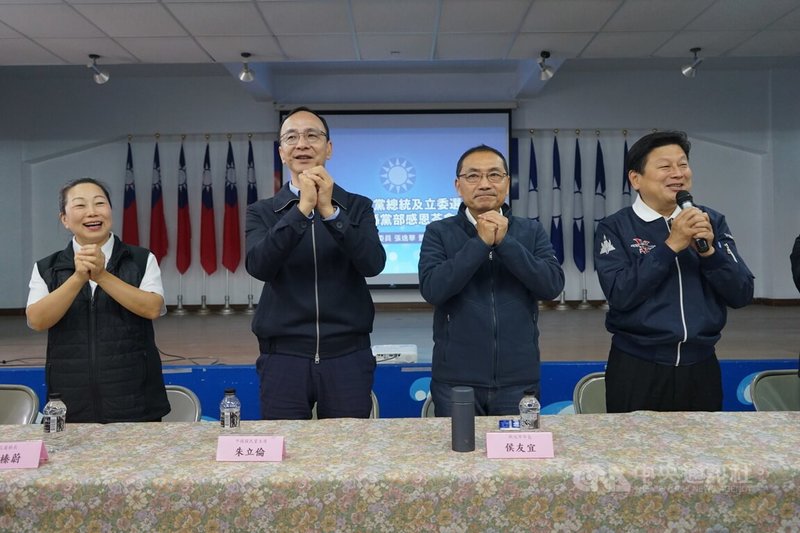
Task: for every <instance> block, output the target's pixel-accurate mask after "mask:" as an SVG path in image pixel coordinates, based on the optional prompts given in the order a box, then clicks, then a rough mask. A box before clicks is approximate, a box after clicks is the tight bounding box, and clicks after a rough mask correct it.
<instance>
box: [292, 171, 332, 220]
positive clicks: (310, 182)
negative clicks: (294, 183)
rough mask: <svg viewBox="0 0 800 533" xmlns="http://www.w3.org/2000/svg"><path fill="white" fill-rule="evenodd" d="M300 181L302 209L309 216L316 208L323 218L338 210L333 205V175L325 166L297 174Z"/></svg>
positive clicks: (300, 207)
mask: <svg viewBox="0 0 800 533" xmlns="http://www.w3.org/2000/svg"><path fill="white" fill-rule="evenodd" d="M297 179H298V181H299V182H300V183H299V185H300V187H299V188H300V203H299V204H298V206H297V207H298V208H299V209H300V211H301V212H302V213H303V214H304V215H306V216H309V215H310V214H311V211H313V210H314V209H316V210H317V211H319V214H320V216H321V217H322V218H329V217H331V216H333V214H334V213H335V212H336V208H334V207H333V203H332V200H331V198H332V194H333V177H332V176H331V175H330V174H328V171H327V170H325V167H323V166H321V165H318V166H315V167H312V168H309V169H308V170H304V171H303V172H301V173H300V174H298V175H297Z"/></svg>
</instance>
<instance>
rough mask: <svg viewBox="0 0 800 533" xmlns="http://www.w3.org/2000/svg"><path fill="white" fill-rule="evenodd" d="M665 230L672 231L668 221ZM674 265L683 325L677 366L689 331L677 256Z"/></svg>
mask: <svg viewBox="0 0 800 533" xmlns="http://www.w3.org/2000/svg"><path fill="white" fill-rule="evenodd" d="M667 231H669V232H670V233H671V232H672V228H671V227H670V225H669V222H667ZM675 266H677V267H678V301H679V302H680V304H681V326H683V340H682V341H680V342H678V348H677V352H676V354H675V366H679V365H680V364H681V346H682V345H683V343H685V342H686V339H687V338H688V337H689V331H688V329H687V328H686V313H685V311H684V308H683V276H681V262H680V261H678V257H677V256H676V257H675Z"/></svg>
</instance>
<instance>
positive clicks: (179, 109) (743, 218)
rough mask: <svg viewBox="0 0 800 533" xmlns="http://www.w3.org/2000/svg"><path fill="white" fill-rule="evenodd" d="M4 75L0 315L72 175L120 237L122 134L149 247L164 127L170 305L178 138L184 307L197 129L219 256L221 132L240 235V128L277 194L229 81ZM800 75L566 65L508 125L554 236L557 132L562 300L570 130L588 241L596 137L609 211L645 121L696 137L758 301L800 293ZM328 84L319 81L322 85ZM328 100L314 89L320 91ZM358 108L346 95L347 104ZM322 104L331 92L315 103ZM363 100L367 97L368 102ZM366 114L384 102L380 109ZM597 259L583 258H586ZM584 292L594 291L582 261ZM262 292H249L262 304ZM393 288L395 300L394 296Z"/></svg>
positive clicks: (574, 287)
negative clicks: (104, 204)
mask: <svg viewBox="0 0 800 533" xmlns="http://www.w3.org/2000/svg"><path fill="white" fill-rule="evenodd" d="M45 81H46V82H47V83H43V80H41V79H36V80H35V79H21V80H7V79H6V80H3V83H2V85H0V116H3V121H2V122H1V123H0V183H2V184H3V185H4V187H3V192H4V194H3V195H2V196H0V223H3V227H4V228H5V231H4V232H3V235H2V237H0V247H2V249H3V253H2V270H3V273H4V275H3V276H0V308H21V307H24V305H25V299H26V297H27V281H28V278H29V274H30V268H31V265H32V263H33V261H35V260H36V259H39V258H40V257H42V256H44V255H46V254H48V253H50V252H52V251H55V250H56V249H59V248H61V247H63V246H64V245H65V244H66V241H67V238H68V236H67V233H66V231H64V230H63V228H61V226H60V224H59V223H58V220H57V202H56V191H57V190H58V188H59V187H60V186H61V185H62V184H63V183H64V182H65V181H67V180H68V179H71V178H75V177H80V176H85V175H91V176H93V177H97V178H100V179H103V180H104V181H106V182H107V183H108V184H109V185H110V186H111V188H112V190H113V196H112V201H113V204H114V208H115V209H114V213H115V218H116V222H117V229H118V230H119V229H120V223H121V217H122V187H123V183H124V164H125V148H126V136H127V135H128V134H133V135H134V139H133V141H132V145H133V150H134V158H135V160H134V168H135V174H136V184H137V200H138V204H139V222H140V227H139V231H140V236H141V238H142V242H143V244H147V241H148V239H147V236H148V223H149V194H150V183H151V167H152V151H153V134H154V133H155V132H160V133H161V134H162V138H161V142H160V155H161V165H162V180H163V185H164V200H165V211H166V218H167V221H168V225H169V227H170V231H169V240H170V253H169V255H168V256H167V257H166V259H165V260H164V265H163V271H164V284H165V289H166V291H167V302H168V303H169V304H174V303H175V301H176V294H177V292H178V275H177V272H176V269H175V266H174V264H175V238H176V237H175V223H174V220H175V210H176V207H175V203H176V200H175V199H176V194H177V192H176V175H177V157H178V147H179V142H180V138H179V134H188V137H187V139H186V142H185V147H186V157H187V166H188V177H189V182H190V188H189V195H190V212H191V217H192V230H193V237H192V238H193V245H192V246H193V262H192V266H191V269H190V271H189V272H188V273H187V275H186V276H184V279H183V292H184V303H186V304H197V303H199V300H200V295H201V294H202V292H203V286H202V282H203V276H202V273H201V269H200V265H199V257H198V252H197V248H198V246H199V195H200V184H199V180H200V172H201V170H202V168H201V166H202V151H203V149H204V147H205V139H204V134H206V133H209V134H211V139H210V142H211V149H212V153H211V157H212V171H213V176H214V192H215V198H214V201H215V206H216V209H217V226H218V227H217V247H218V252H219V254H220V255H221V248H222V241H221V237H222V236H221V232H222V208H223V205H224V202H223V192H224V190H223V184H224V167H225V160H224V158H225V150H226V147H227V144H226V141H227V139H226V134H227V133H232V134H233V137H232V141H233V144H234V150H235V155H236V164H237V174H238V183H239V194H240V200H239V201H240V214H241V217H242V219H241V221H242V227H243V220H244V204H245V192H246V189H245V185H246V181H245V175H246V140H247V137H246V133H248V132H251V133H254V134H255V135H254V137H253V143H254V151H255V156H256V173H257V177H258V187H259V193H260V195H261V196H262V197H264V196H268V195H270V194H271V189H272V140H273V139H274V133H275V130H276V129H277V112H276V111H275V110H274V107H273V105H272V103H264V102H257V101H255V100H253V98H252V97H251V96H250V95H248V94H247V93H246V92H245V91H244V90H242V88H241V86H240V85H239V83H238V82H236V80H235V79H233V78H231V77H227V76H205V77H191V78H121V79H120V78H115V79H114V80H112V82H110V83H108V84H106V85H104V86H102V87H98V86H95V85H93V84H91V82H90V81H87V80H86V79H83V78H80V79H70V78H65V79H60V78H58V77H54V78H53V79H48V80H45ZM798 82H800V73H798V72H795V71H774V72H770V73H769V75H764V73H761V74H758V73H754V72H752V71H747V72H735V71H731V72H724V71H713V70H704V71H701V72H700V73H698V76H697V77H696V78H694V79H693V80H688V79H686V78H683V77H682V76H680V75H679V74H678V73H675V72H672V71H652V72H649V71H648V72H637V73H621V72H612V73H605V72H600V71H570V70H569V69H568V68H562V69H561V70H560V71H559V73H558V75H557V76H556V77H555V78H553V80H551V82H550V83H549V84H548V85H547V87H546V88H545V89H544V91H542V93H540V95H539V96H538V97H537V98H535V99H532V100H526V101H521V102H519V107H518V109H517V110H516V111H514V113H513V129H514V132H515V134H516V135H517V136H519V137H521V140H520V176H521V183H520V193H521V201H520V202H518V203H515V204H514V210H515V213H516V214H519V215H525V214H526V212H525V206H526V205H527V204H526V196H527V172H528V168H527V167H528V157H527V156H528V143H527V139H528V138H530V135H531V134H530V133H529V130H530V129H534V130H535V132H534V133H533V137H534V142H535V145H536V150H537V154H536V155H537V158H538V162H539V190H540V201H541V205H542V208H541V210H540V215H541V216H542V220H543V222H545V224H546V226H548V227H549V216H550V213H551V209H550V191H549V187H550V180H551V150H552V138H553V133H552V130H553V129H555V128H558V129H559V130H560V131H559V134H558V137H559V148H560V152H561V168H562V214H563V220H564V229H565V231H564V233H565V237H566V243H565V252H566V257H567V259H566V260H565V265H564V268H565V271H566V272H567V275H568V283H567V288H566V291H567V298H568V299H572V300H574V299H579V298H580V296H581V292H580V290H581V287H582V281H581V279H580V277H579V276H578V275H577V271H576V269H575V267H574V265H573V263H572V258H571V227H572V194H571V193H572V175H573V174H572V173H573V157H574V140H575V132H574V130H575V129H581V136H580V137H581V153H582V154H581V155H582V160H583V161H582V162H583V165H582V169H583V197H584V217H585V221H586V227H587V234H589V235H587V245H588V244H589V239H590V234H591V231H589V230H590V229H591V226H592V224H591V221H592V218H593V203H594V200H593V188H594V161H595V140H596V139H597V136H596V135H595V130H597V129H599V130H600V136H599V138H600V142H601V145H602V147H603V150H604V156H605V163H606V179H607V197H608V200H607V204H606V212H607V213H612V212H613V211H615V210H616V209H618V208H619V205H620V203H619V202H620V199H619V196H618V191H619V190H620V188H621V181H622V142H623V136H622V130H623V129H627V130H628V132H629V133H628V137H627V138H628V141H629V144H632V143H633V142H634V141H635V140H636V139H637V138H638V137H639V136H641V135H642V134H644V133H647V132H649V131H651V129H652V128H658V129H667V128H677V129H683V130H685V131H687V132H688V133H689V135H690V137H691V138H692V141H693V150H692V154H691V163H692V166H693V170H694V173H695V188H694V192H695V197H696V199H697V201H698V203H701V204H705V205H708V206H710V207H713V208H715V209H717V210H719V211H722V212H723V213H725V214H726V215H727V218H728V222H729V224H730V226H731V227H732V229H733V231H734V235H735V237H736V238H737V242H738V244H739V247H740V251H741V253H742V255H743V256H744V258H745V259H746V260H747V262H748V265H749V266H750V267H751V270H753V272H754V273H755V275H756V296H758V297H765V298H795V297H797V294H796V291H795V290H794V287H793V284H792V282H791V279H790V277H789V273H788V272H789V271H788V269H789V267H788V259H787V256H788V253H789V249H790V247H791V243H792V240H793V238H794V236H796V234H797V232H798V228H800V216H799V215H798V210H797V208H796V202H797V200H796V199H797V198H798V197H800V184H799V183H800V182H799V180H798V179H797V176H796V169H798V168H800V104H798V103H797V100H796V97H795V93H794V88H795V87H797V86H798ZM317 86H318V87H320V89H319V90H320V91H324V90H325V87H326V84H325V83H324V81H323V80H320V83H318V84H317ZM352 90H354V89H353V87H351V88H350V91H352ZM318 94H319V95H321V94H323V93H322V92H320V93H318ZM342 98H343V100H345V99H346V100H347V101H352V100H353V96H352V94H349V95H347V96H346V97H345V96H343V97H342ZM323 100H324V101H328V102H332V101H335V99H333V100H332V99H331V97H330V95H328V96H326V97H325V98H323V97H322V96H318V97H316V98H312V95H309V101H323ZM374 100H375V95H374V94H365V95H364V98H363V101H374ZM374 107H385V106H382V105H381V104H374ZM589 257H591V253H589ZM586 279H587V288H588V290H589V298H590V299H599V298H602V295H601V293H600V291H599V287H598V285H597V281H596V278H595V275H594V273H593V270H592V266H591V259H590V258H589V260H588V265H587V276H586ZM249 286H250V282H249V277H248V276H247V275H246V273H245V272H244V268H243V266H240V268H239V270H238V271H237V272H236V273H235V274H234V275H231V277H230V294H231V297H232V303H245V302H246V298H247V294H248V292H249ZM259 287H260V285H259V284H258V283H256V284H255V286H254V289H255V290H254V292H255V294H256V297H257V295H258V292H259ZM205 292H206V293H207V294H208V297H209V303H212V304H220V303H222V301H223V296H224V294H225V275H224V269H223V268H222V266H221V265H220V266H219V270H218V271H217V273H216V274H214V275H213V276H211V277H210V278H209V279H208V280H207V286H206V291H205ZM393 294H397V296H396V297H394V296H393ZM376 300H378V301H392V300H397V301H408V300H418V296H417V295H416V294H414V292H413V291H412V292H411V293H408V292H404V293H392V292H390V291H381V292H380V293H379V294H377V295H376Z"/></svg>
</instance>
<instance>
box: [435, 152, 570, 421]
mask: <svg viewBox="0 0 800 533" xmlns="http://www.w3.org/2000/svg"><path fill="white" fill-rule="evenodd" d="M509 181H510V179H509V176H508V164H507V163H506V160H505V157H503V154H501V153H500V152H498V151H497V150H495V149H494V148H490V147H489V146H484V145H482V146H476V147H475V148H471V149H469V150H467V151H466V152H465V153H464V154H463V155H462V156H461V158H460V159H459V160H458V164H457V165H456V180H455V187H456V190H457V191H458V194H459V196H461V199H462V200H463V203H462V204H461V207H460V208H459V210H458V214H456V215H455V216H453V217H449V218H445V219H443V220H439V221H436V222H431V223H430V224H429V225H428V227H427V228H426V229H425V236H424V237H423V240H422V248H421V250H420V257H419V286H420V292H421V293H422V296H423V297H424V298H425V300H427V301H428V302H430V303H432V304H433V305H434V306H435V307H436V309H435V312H434V318H433V340H434V347H433V372H432V378H433V379H432V380H431V396H432V398H433V403H434V405H435V407H436V416H449V415H450V404H451V396H452V388H453V387H455V386H459V385H467V386H471V387H473V389H474V390H475V413H476V414H478V415H509V414H515V413H519V401H520V399H521V398H522V396H523V393H524V392H525V390H527V389H533V390H534V391H535V393H536V396H537V397H539V346H538V340H539V330H538V329H537V326H536V322H537V319H538V302H537V300H540V299H547V300H550V299H552V298H555V297H556V296H557V295H558V294H560V293H561V290H562V289H563V288H564V273H563V271H562V270H561V266H560V265H559V264H558V260H557V259H556V258H555V255H554V252H553V247H552V246H551V245H550V239H549V238H548V237H547V234H546V233H545V231H544V228H542V226H541V224H539V223H538V222H536V221H534V220H528V219H526V218H520V217H513V216H511V214H510V209H509V207H508V205H506V204H505V198H506V196H507V195H508V190H509Z"/></svg>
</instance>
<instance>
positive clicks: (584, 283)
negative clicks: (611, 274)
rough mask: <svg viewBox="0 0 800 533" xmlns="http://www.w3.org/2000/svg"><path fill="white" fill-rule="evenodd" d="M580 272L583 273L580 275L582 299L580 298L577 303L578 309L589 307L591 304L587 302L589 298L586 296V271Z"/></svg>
mask: <svg viewBox="0 0 800 533" xmlns="http://www.w3.org/2000/svg"><path fill="white" fill-rule="evenodd" d="M581 274H583V275H582V276H581V277H582V285H583V290H582V294H583V299H582V300H581V303H579V304H578V309H591V308H592V304H590V303H589V300H588V298H587V296H588V292H589V291H587V290H586V272H581Z"/></svg>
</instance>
